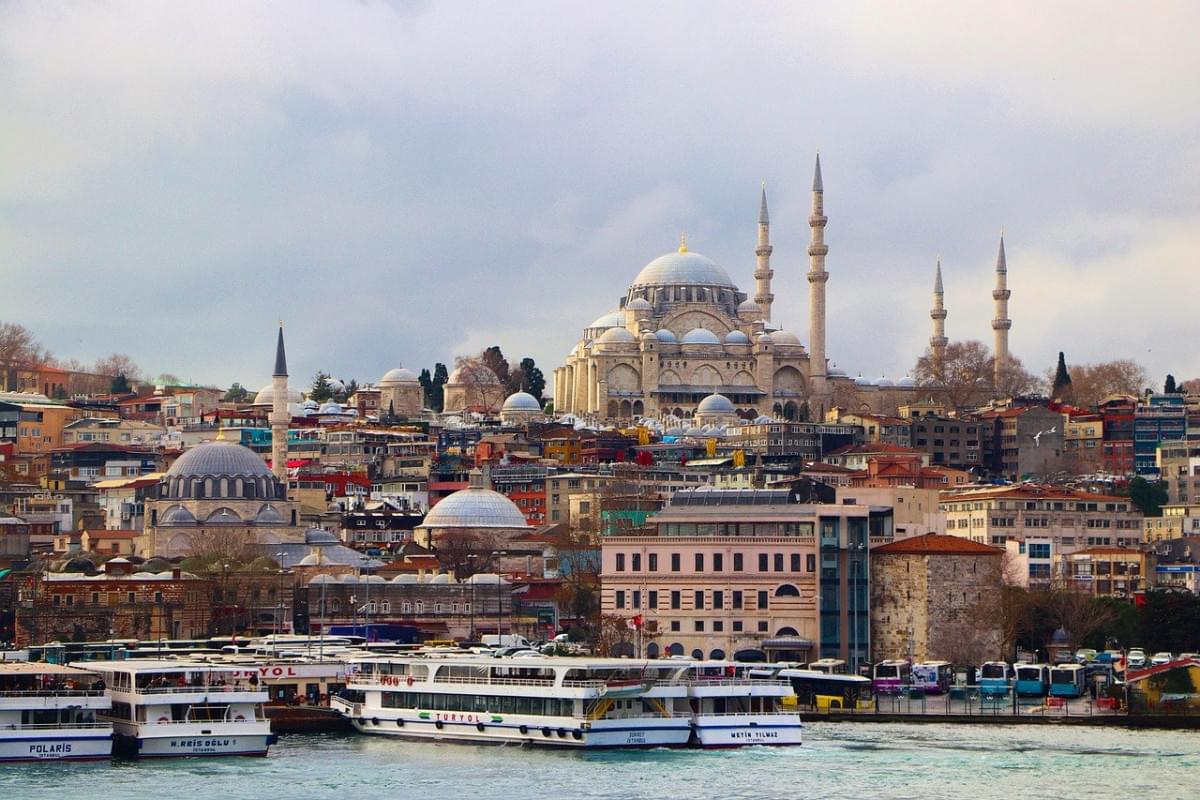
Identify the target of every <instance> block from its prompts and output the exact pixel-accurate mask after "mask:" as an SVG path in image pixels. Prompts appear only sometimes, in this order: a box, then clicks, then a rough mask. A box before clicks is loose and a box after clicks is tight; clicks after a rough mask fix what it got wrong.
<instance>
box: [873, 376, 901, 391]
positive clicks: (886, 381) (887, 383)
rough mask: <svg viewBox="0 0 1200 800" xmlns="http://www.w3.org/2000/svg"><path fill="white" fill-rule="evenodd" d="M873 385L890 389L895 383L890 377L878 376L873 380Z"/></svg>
mask: <svg viewBox="0 0 1200 800" xmlns="http://www.w3.org/2000/svg"><path fill="white" fill-rule="evenodd" d="M875 385H876V386H878V387H880V388H881V389H890V388H892V387H893V386H895V385H896V384H895V383H894V382H893V381H892V380H891V379H890V378H887V377H883V378H880V379H879V380H877V381H875Z"/></svg>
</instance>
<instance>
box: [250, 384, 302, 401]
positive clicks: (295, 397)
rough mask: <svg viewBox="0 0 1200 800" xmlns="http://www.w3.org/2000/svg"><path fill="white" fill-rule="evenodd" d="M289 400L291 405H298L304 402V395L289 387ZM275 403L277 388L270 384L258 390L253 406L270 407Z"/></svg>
mask: <svg viewBox="0 0 1200 800" xmlns="http://www.w3.org/2000/svg"><path fill="white" fill-rule="evenodd" d="M287 399H288V402H289V403H297V404H298V403H302V402H304V395H302V394H301V393H300V390H299V389H293V388H292V387H290V386H289V387H288V393H287ZM274 402H275V387H274V386H272V385H271V384H269V383H268V384H267V385H266V386H264V387H262V388H261V389H259V390H258V394H256V395H254V403H253V405H256V406H269V405H271V404H272V403H274Z"/></svg>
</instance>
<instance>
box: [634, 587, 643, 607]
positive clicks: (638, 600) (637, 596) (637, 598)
mask: <svg viewBox="0 0 1200 800" xmlns="http://www.w3.org/2000/svg"><path fill="white" fill-rule="evenodd" d="M633 607H634V608H635V609H637V608H641V607H642V593H641V591H640V590H638V589H634V590H633Z"/></svg>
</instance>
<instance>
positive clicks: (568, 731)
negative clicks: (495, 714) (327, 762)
mask: <svg viewBox="0 0 1200 800" xmlns="http://www.w3.org/2000/svg"><path fill="white" fill-rule="evenodd" d="M389 712H390V713H389ZM370 713H371V714H372V715H371V716H366V717H363V718H355V719H352V720H351V722H352V724H353V725H354V728H355V730H357V731H359V732H361V733H367V734H372V735H378V736H394V737H399V738H405V739H426V740H434V741H447V742H465V743H476V744H520V745H529V746H533V747H557V748H574V749H589V750H590V749H601V748H647V747H684V746H686V745H687V743H688V740H689V738H690V735H691V725H690V723H689V721H688V720H686V719H653V720H632V719H627V720H597V721H593V722H587V723H582V722H581V721H580V720H575V719H569V718H565V717H564V718H551V719H536V718H522V717H519V716H517V717H504V718H503V719H500V720H495V719H492V718H490V716H489V715H482V716H480V717H478V718H477V717H476V715H453V714H443V715H442V716H443V717H453V716H468V717H470V718H469V719H466V720H461V721H460V720H455V719H444V718H443V719H438V718H437V715H436V714H432V713H428V712H426V716H425V717H422V716H421V715H420V713H414V714H404V715H398V714H396V713H395V712H394V711H392V710H391V709H387V710H386V711H385V710H383V709H380V710H379V713H377V714H376V713H375V712H374V711H372V712H370Z"/></svg>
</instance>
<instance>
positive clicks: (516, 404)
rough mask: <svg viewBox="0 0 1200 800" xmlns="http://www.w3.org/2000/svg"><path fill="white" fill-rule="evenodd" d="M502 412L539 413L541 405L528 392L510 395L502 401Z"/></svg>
mask: <svg viewBox="0 0 1200 800" xmlns="http://www.w3.org/2000/svg"><path fill="white" fill-rule="evenodd" d="M502 410H504V411H537V412H541V410H542V404H541V403H539V402H538V399H537V398H536V397H534V396H533V395H531V394H530V393H529V392H516V393H515V394H510V395H509V396H508V399H507V400H505V401H504V408H503V409H502Z"/></svg>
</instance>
